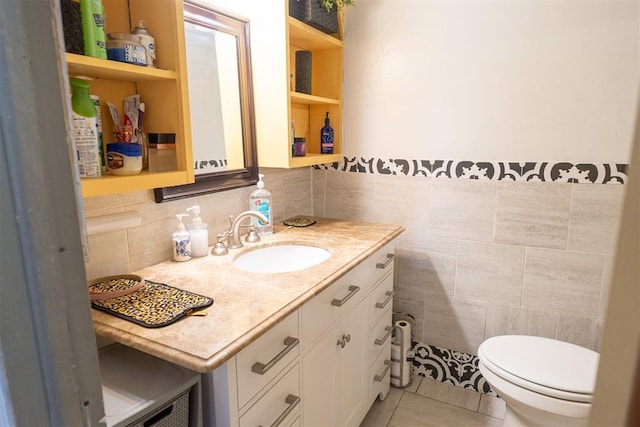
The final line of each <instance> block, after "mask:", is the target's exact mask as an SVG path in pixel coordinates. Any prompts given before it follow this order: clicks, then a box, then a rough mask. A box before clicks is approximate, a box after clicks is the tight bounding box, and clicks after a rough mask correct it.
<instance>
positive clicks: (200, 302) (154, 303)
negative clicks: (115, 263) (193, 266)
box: [89, 280, 213, 328]
mask: <svg viewBox="0 0 640 427" xmlns="http://www.w3.org/2000/svg"><path fill="white" fill-rule="evenodd" d="M115 286H118V287H121V286H123V285H122V283H119V284H117V285H115ZM113 291H114V282H113V281H110V280H108V281H103V282H100V281H98V283H94V284H92V285H90V286H89V293H90V294H96V293H109V292H113ZM211 304H213V298H209V297H206V296H203V295H199V294H195V293H193V292H189V291H185V290H182V289H178V288H175V287H173V286H169V285H166V284H164V283H159V282H152V281H151V280H146V281H144V285H143V286H142V287H140V289H138V290H136V291H135V292H132V293H128V294H126V295H121V296H116V297H114V298H108V299H97V300H92V301H91V306H92V307H93V308H95V309H96V310H100V311H104V312H106V313H109V314H112V315H114V316H117V317H120V318H122V319H125V320H129V321H131V322H133V323H136V324H138V325H140V326H144V327H146V328H159V327H161V326H166V325H170V324H171V323H173V322H175V321H177V320H180V319H181V318H183V317H184V316H186V315H187V314H189V312H190V311H191V310H198V309H202V308H205V307H209V306H210V305H211Z"/></svg>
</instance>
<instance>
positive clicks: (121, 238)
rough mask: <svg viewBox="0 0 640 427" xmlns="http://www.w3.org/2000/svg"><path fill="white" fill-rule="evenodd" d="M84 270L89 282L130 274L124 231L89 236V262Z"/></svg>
mask: <svg viewBox="0 0 640 427" xmlns="http://www.w3.org/2000/svg"><path fill="white" fill-rule="evenodd" d="M85 270H86V275H87V279H89V280H91V279H97V278H98V277H105V276H113V275H116V274H127V273H129V272H131V271H132V270H131V267H130V265H129V257H128V250H127V235H126V232H125V230H117V231H110V232H107V233H100V234H95V235H92V236H89V260H88V261H87V262H86V263H85Z"/></svg>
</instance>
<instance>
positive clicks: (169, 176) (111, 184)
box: [82, 171, 193, 197]
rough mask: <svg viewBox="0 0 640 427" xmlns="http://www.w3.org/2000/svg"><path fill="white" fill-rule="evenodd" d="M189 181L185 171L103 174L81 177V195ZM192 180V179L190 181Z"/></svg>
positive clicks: (88, 195) (157, 186)
mask: <svg viewBox="0 0 640 427" xmlns="http://www.w3.org/2000/svg"><path fill="white" fill-rule="evenodd" d="M187 182H189V176H188V174H187V172H186V171H172V172H156V173H151V172H148V171H143V172H141V173H140V174H139V175H127V176H116V175H104V176H102V177H100V178H84V179H82V196H83V197H94V196H104V195H106V194H113V193H114V189H118V191H119V192H121V193H126V192H129V191H137V190H147V189H150V188H160V187H171V186H174V185H181V184H185V183H187ZM191 182H193V180H192V181H191Z"/></svg>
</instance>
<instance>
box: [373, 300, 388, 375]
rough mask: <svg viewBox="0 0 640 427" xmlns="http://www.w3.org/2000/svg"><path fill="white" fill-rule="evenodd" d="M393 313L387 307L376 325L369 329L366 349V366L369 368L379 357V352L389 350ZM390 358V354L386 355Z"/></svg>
mask: <svg viewBox="0 0 640 427" xmlns="http://www.w3.org/2000/svg"><path fill="white" fill-rule="evenodd" d="M392 323H393V312H392V310H391V306H388V307H387V309H386V311H385V312H384V314H383V315H382V317H381V318H380V319H379V320H378V323H376V324H375V325H374V327H373V328H371V331H370V332H369V347H368V354H369V356H368V358H367V360H368V365H367V366H371V365H372V364H373V362H375V360H376V359H377V358H378V356H380V352H381V351H383V350H384V349H387V351H390V350H389V343H390V342H391V335H392V333H393V325H392ZM388 356H389V357H390V356H391V353H389V354H388Z"/></svg>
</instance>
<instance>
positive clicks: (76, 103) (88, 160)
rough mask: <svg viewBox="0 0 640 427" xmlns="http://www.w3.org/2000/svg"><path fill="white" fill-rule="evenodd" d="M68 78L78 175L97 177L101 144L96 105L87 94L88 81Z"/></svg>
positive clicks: (99, 171)
mask: <svg viewBox="0 0 640 427" xmlns="http://www.w3.org/2000/svg"><path fill="white" fill-rule="evenodd" d="M69 80H70V82H71V89H72V94H71V109H72V110H73V131H74V135H75V141H76V151H77V158H78V170H79V172H80V177H81V178H95V177H99V176H101V175H102V169H103V160H102V159H103V157H102V145H101V144H100V139H99V136H98V125H97V114H96V107H95V105H94V104H93V101H92V100H91V97H90V96H89V82H88V81H87V80H84V79H81V78H78V77H71V79H69Z"/></svg>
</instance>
